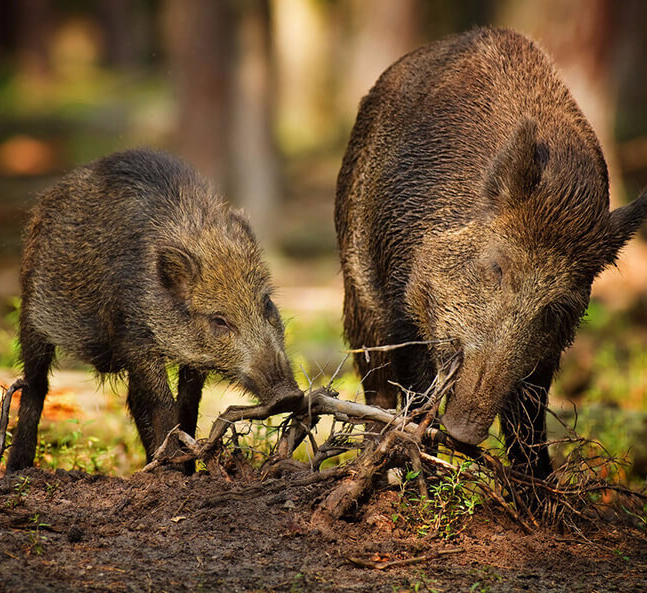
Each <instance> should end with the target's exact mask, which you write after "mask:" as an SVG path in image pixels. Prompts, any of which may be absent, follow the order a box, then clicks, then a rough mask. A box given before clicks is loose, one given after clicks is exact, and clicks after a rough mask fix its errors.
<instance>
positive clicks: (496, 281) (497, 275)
mask: <svg viewBox="0 0 647 593" xmlns="http://www.w3.org/2000/svg"><path fill="white" fill-rule="evenodd" d="M481 269H482V273H483V277H484V278H485V280H486V281H487V282H488V284H491V285H494V286H500V285H501V282H502V280H503V270H502V269H501V266H500V265H499V263H498V262H497V261H495V260H491V261H486V262H483V264H482V268H481Z"/></svg>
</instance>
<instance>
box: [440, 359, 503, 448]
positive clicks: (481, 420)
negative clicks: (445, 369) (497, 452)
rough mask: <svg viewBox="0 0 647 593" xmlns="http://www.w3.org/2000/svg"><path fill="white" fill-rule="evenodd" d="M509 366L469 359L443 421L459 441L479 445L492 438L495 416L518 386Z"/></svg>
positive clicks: (493, 360)
mask: <svg viewBox="0 0 647 593" xmlns="http://www.w3.org/2000/svg"><path fill="white" fill-rule="evenodd" d="M508 375H509V373H508V372H507V370H506V365H505V364H500V363H498V362H497V360H496V358H495V357H490V358H487V357H486V356H485V355H480V356H478V355H477V356H474V355H473V356H470V355H466V356H465V357H464V360H463V366H462V368H461V371H460V374H459V376H458V380H457V382H456V385H455V387H454V393H453V394H452V395H451V396H450V398H449V400H448V402H447V406H446V408H445V414H444V415H443V417H442V418H441V421H442V423H443V424H444V425H445V428H446V429H447V432H449V434H450V435H451V436H452V437H453V438H455V439H456V440H458V441H460V442H462V443H467V444H469V445H478V444H479V443H481V442H482V441H484V440H485V439H486V438H487V436H488V431H489V429H490V426H491V425H492V422H493V421H494V418H495V416H496V415H497V414H498V413H499V412H500V411H501V409H502V408H503V406H504V404H505V401H506V399H507V397H508V395H509V393H510V392H511V391H512V389H513V386H514V382H513V381H512V380H511V379H510V378H509V376H508Z"/></svg>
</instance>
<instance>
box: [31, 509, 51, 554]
mask: <svg viewBox="0 0 647 593" xmlns="http://www.w3.org/2000/svg"><path fill="white" fill-rule="evenodd" d="M29 522H30V523H31V524H32V525H33V528H32V529H30V530H29V546H27V552H28V553H30V554H32V553H33V554H36V555H37V556H40V555H41V554H42V553H43V552H44V551H45V544H46V543H47V537H46V536H44V535H43V534H42V532H41V530H42V529H43V528H47V527H50V525H49V523H43V522H42V521H41V520H40V515H39V514H38V513H36V514H35V515H34V516H33V517H32V518H31V519H30V520H29Z"/></svg>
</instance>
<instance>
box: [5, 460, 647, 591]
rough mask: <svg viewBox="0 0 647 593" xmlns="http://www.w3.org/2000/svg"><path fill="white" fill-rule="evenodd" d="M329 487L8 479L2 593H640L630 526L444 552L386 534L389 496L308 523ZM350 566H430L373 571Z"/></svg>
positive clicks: (499, 525) (36, 474) (497, 532)
mask: <svg viewBox="0 0 647 593" xmlns="http://www.w3.org/2000/svg"><path fill="white" fill-rule="evenodd" d="M25 478H26V479H27V482H24V480H25ZM21 484H22V485H21ZM330 487H331V484H330V483H326V482H320V483H318V484H314V485H307V486H297V485H295V482H294V479H282V480H267V481H265V482H264V483H259V482H250V483H246V484H241V483H239V482H238V483H233V482H228V481H226V480H224V479H223V478H215V477H213V476H211V475H208V474H196V475H195V476H193V477H190V478H187V477H185V476H183V475H182V474H180V473H179V472H176V471H169V470H164V471H159V472H157V473H154V474H143V473H139V474H136V475H134V476H132V477H131V478H128V479H120V478H110V477H105V476H95V475H88V474H86V473H83V472H78V471H71V472H65V471H61V470H59V471H57V472H56V473H47V472H44V471H41V470H36V469H32V470H28V471H25V472H23V473H22V474H18V475H11V476H7V477H4V478H3V479H1V480H0V591H7V592H12V593H13V592H19V591H25V592H27V591H29V592H30V593H32V592H33V593H37V592H41V591H43V592H44V591H114V592H118V591H137V592H141V591H144V592H162V591H169V592H171V591H225V592H233V591H259V592H260V591H267V592H270V591H287V592H292V593H297V592H305V591H322V592H328V591H330V592H345V591H357V592H365V591H366V592H369V591H384V592H385V593H393V592H394V591H434V590H435V591H448V592H462V591H465V592H479V593H485V592H496V591H533V592H539V593H543V592H549V591H550V592H553V591H554V592H557V591H560V592H568V593H574V592H583V593H584V592H587V593H590V592H594V591H595V592H607V591H609V592H610V591H618V592H623V593H626V592H636V593H638V592H641V593H644V592H646V591H647V545H646V544H647V540H646V539H645V538H644V535H641V534H640V533H639V532H637V531H634V530H633V529H631V528H622V527H619V526H613V525H605V526H597V527H595V528H593V527H588V528H587V529H585V530H584V531H583V532H581V533H579V534H578V533H572V532H571V533H559V532H557V531H551V530H540V531H537V532H536V533H533V534H532V535H526V534H524V533H523V532H522V531H521V530H520V529H519V528H518V527H516V526H515V525H513V524H512V523H510V522H509V521H508V520H507V519H505V518H503V517H501V516H499V515H496V514H494V513H493V512H491V511H489V510H481V511H479V512H478V513H477V514H476V515H475V516H474V517H473V518H471V519H470V520H469V522H468V523H467V525H466V526H465V528H464V530H463V531H462V532H461V533H460V534H458V535H457V536H455V537H454V538H453V539H451V540H449V541H443V540H440V539H438V538H433V537H427V538H423V537H419V536H418V535H416V534H414V533H405V532H403V531H401V530H400V529H399V528H397V529H394V525H393V523H392V521H391V516H392V514H393V512H394V509H395V508H396V505H397V503H398V493H397V492H393V491H383V492H381V493H378V494H376V495H374V497H373V498H372V499H371V500H370V501H368V502H367V503H366V505H365V506H363V507H362V509H361V511H360V512H359V513H358V516H357V517H355V519H354V520H353V521H337V522H334V523H332V524H330V523H326V522H324V521H322V520H319V522H314V520H313V510H314V509H315V508H316V505H317V503H318V502H319V501H320V500H321V498H322V496H323V495H324V494H325V493H326V492H327V491H328V490H329V489H330ZM448 551H449V552H450V553H446V554H443V552H448ZM349 557H354V558H360V559H364V560H368V561H371V560H376V559H377V560H386V561H394V560H403V559H413V558H420V557H425V558H424V559H422V560H420V561H418V562H415V563H413V564H409V565H406V566H403V565H400V566H395V567H391V568H389V569H386V570H377V569H375V568H362V567H359V566H357V565H356V564H353V563H352V562H351V561H350V560H349Z"/></svg>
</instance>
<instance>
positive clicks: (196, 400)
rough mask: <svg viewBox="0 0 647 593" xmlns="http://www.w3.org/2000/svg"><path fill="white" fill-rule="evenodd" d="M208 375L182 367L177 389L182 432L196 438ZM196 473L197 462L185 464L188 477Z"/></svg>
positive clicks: (179, 420)
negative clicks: (199, 407) (203, 391)
mask: <svg viewBox="0 0 647 593" xmlns="http://www.w3.org/2000/svg"><path fill="white" fill-rule="evenodd" d="M205 379H206V374H205V373H203V372H201V371H198V370H197V369H194V368H192V367H188V366H181V367H180V375H179V379H178V388H177V407H178V422H179V424H180V430H183V431H184V432H186V433H187V434H189V435H190V436H192V437H195V428H196V425H197V423H198V406H199V405H200V398H201V397H202V388H203V387H204V381H205ZM194 471H195V461H187V462H186V463H185V464H184V473H185V474H187V475H190V474H192V473H193V472H194Z"/></svg>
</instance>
